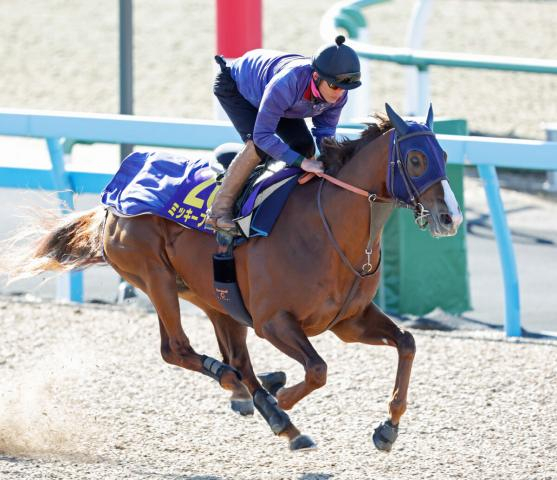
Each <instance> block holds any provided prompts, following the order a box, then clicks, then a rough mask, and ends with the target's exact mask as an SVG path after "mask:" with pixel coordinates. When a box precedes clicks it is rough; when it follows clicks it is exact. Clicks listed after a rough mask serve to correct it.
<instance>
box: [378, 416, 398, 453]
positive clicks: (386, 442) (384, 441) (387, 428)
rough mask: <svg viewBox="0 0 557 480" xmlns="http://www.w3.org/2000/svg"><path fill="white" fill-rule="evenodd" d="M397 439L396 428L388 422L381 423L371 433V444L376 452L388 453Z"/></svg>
mask: <svg viewBox="0 0 557 480" xmlns="http://www.w3.org/2000/svg"><path fill="white" fill-rule="evenodd" d="M396 437H398V426H396V427H395V426H394V425H393V424H392V423H391V422H390V421H389V420H386V421H385V422H382V423H380V424H379V425H378V427H377V428H376V429H375V431H374V432H373V443H374V444H375V446H376V447H377V449H378V450H381V451H382V452H390V451H391V448H392V447H393V443H395V440H396Z"/></svg>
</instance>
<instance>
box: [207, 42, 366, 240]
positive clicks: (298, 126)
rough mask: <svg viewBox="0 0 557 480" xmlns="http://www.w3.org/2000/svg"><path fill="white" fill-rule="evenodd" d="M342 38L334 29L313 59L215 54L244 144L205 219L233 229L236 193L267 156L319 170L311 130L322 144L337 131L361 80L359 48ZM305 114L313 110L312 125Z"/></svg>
mask: <svg viewBox="0 0 557 480" xmlns="http://www.w3.org/2000/svg"><path fill="white" fill-rule="evenodd" d="M344 41H345V38H344V37H343V36H342V35H339V36H338V37H336V39H335V43H333V44H330V45H325V46H323V47H321V48H320V49H319V50H318V51H317V53H316V54H315V55H314V56H313V58H312V59H309V58H307V57H303V56H301V55H297V54H287V53H282V52H277V51H273V50H263V49H258V50H252V51H249V52H247V53H246V54H244V55H243V56H242V57H240V58H238V59H237V60H235V61H234V62H233V63H232V64H231V65H230V67H228V66H227V65H226V63H225V61H224V58H223V57H221V56H217V57H215V60H216V61H217V63H218V64H219V65H220V68H221V71H220V72H219V73H218V74H217V76H216V79H215V85H214V93H215V95H216V96H217V98H218V100H219V102H220V104H221V105H222V107H223V109H224V111H225V112H226V113H227V115H228V117H229V118H230V120H231V121H232V124H233V125H234V127H235V128H236V130H237V131H238V133H239V134H240V137H241V138H242V140H243V141H244V144H245V145H244V147H243V149H242V150H241V151H240V152H239V153H238V155H236V157H235V158H234V160H233V161H232V163H231V164H230V166H229V167H228V169H227V171H226V174H225V176H224V180H223V184H222V186H221V188H220V190H219V191H218V193H217V195H216V196H215V200H214V202H213V204H212V206H211V209H210V210H209V212H208V215H207V218H208V219H207V223H208V225H209V226H211V227H213V228H215V229H219V230H224V231H229V232H232V231H235V230H236V225H235V223H234V221H233V219H232V207H233V204H234V201H235V200H236V197H237V196H238V194H239V193H240V190H241V189H242V187H243V185H244V183H245V182H246V180H247V178H248V177H249V175H250V173H251V172H252V171H253V169H254V168H255V167H256V166H257V165H258V164H259V163H260V162H261V161H263V160H265V159H266V158H268V157H271V158H274V159H277V160H282V161H284V162H286V163H287V164H288V165H291V166H297V167H301V168H302V169H303V170H305V171H306V172H322V171H323V165H322V163H321V162H320V161H318V160H316V159H315V143H314V139H313V138H314V137H315V142H316V143H317V145H320V143H321V140H322V139H323V138H325V137H332V136H334V135H335V131H336V126H337V124H338V120H339V117H340V112H341V110H342V107H344V105H345V104H346V100H347V90H351V89H353V88H357V87H359V86H360V85H361V82H360V62H359V59H358V56H357V55H356V52H355V51H354V50H353V49H352V48H350V47H349V46H347V45H344ZM307 117H313V118H312V121H313V128H312V133H310V132H309V130H308V128H307V126H306V123H305V120H304V118H307ZM312 134H313V135H312Z"/></svg>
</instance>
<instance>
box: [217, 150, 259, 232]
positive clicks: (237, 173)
mask: <svg viewBox="0 0 557 480" xmlns="http://www.w3.org/2000/svg"><path fill="white" fill-rule="evenodd" d="M260 160H261V159H260V158H259V155H258V154H257V151H256V150H255V145H254V144H253V141H251V140H248V141H247V142H246V145H245V146H244V148H243V149H242V150H241V151H240V152H239V153H238V155H236V157H235V158H234V160H232V162H231V163H230V166H229V167H228V168H227V170H226V173H225V175H224V178H223V181H222V185H221V187H220V189H219V191H218V192H217V194H216V195H215V200H214V201H213V204H212V205H211V208H210V209H209V210H208V212H207V224H208V225H209V226H210V227H212V228H214V229H215V230H224V231H227V232H232V231H234V230H236V224H235V223H234V220H233V217H232V208H233V206H234V202H235V201H236V198H237V197H238V194H239V193H240V190H241V189H242V187H243V186H244V184H245V183H246V180H247V179H248V177H249V176H250V174H251V172H252V171H253V169H254V168H255V167H256V166H257V164H258V163H259V162H260Z"/></svg>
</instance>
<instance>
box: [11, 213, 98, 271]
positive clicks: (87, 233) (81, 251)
mask: <svg viewBox="0 0 557 480" xmlns="http://www.w3.org/2000/svg"><path fill="white" fill-rule="evenodd" d="M104 217H105V213H104V209H103V207H96V208H93V209H91V210H87V211H85V212H76V213H72V214H69V215H65V216H63V217H60V216H56V217H54V218H52V219H48V220H46V221H45V218H44V217H43V218H42V219H41V224H35V225H31V226H27V227H25V229H24V230H22V231H20V232H18V233H17V234H16V235H14V236H13V237H11V238H9V239H7V240H5V241H4V242H2V244H3V245H2V246H1V247H2V248H1V250H0V271H1V273H5V274H7V275H8V278H9V282H12V281H14V280H19V279H22V278H27V277H33V276H35V275H38V274H40V273H43V272H50V271H52V272H65V271H69V270H74V269H78V268H85V267H88V266H89V265H93V264H95V263H101V262H104V258H103V253H102V248H103V247H102V231H103V225H104Z"/></svg>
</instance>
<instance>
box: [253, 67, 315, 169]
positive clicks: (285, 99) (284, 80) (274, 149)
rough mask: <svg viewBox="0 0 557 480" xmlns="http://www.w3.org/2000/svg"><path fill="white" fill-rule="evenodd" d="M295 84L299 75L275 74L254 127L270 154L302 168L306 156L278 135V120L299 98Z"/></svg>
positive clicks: (256, 139)
mask: <svg viewBox="0 0 557 480" xmlns="http://www.w3.org/2000/svg"><path fill="white" fill-rule="evenodd" d="M296 83H297V82H296V76H295V75H294V74H292V72H291V73H290V74H288V75H283V76H278V77H275V78H273V79H272V80H271V81H270V82H269V84H268V85H267V88H265V92H264V93H263V97H262V99H261V103H260V105H259V112H258V114H257V118H256V120H255V127H254V129H253V141H254V143H255V144H256V145H257V146H258V147H259V148H260V149H261V150H263V151H264V152H265V153H267V154H268V155H270V156H271V157H273V158H275V159H277V160H283V161H284V162H286V163H287V164H288V165H292V166H297V167H299V166H300V165H301V163H302V161H303V160H304V156H303V155H300V154H299V153H298V152H295V151H294V150H292V149H291V148H290V147H289V146H288V145H287V144H286V143H284V142H283V141H282V140H281V139H280V137H279V136H278V135H277V134H276V130H277V125H278V122H279V121H280V119H281V117H282V116H283V115H284V112H285V111H286V110H288V108H289V107H291V106H292V105H293V104H294V103H295V102H296V100H297V98H296V96H297V91H298V88H297V85H296Z"/></svg>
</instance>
